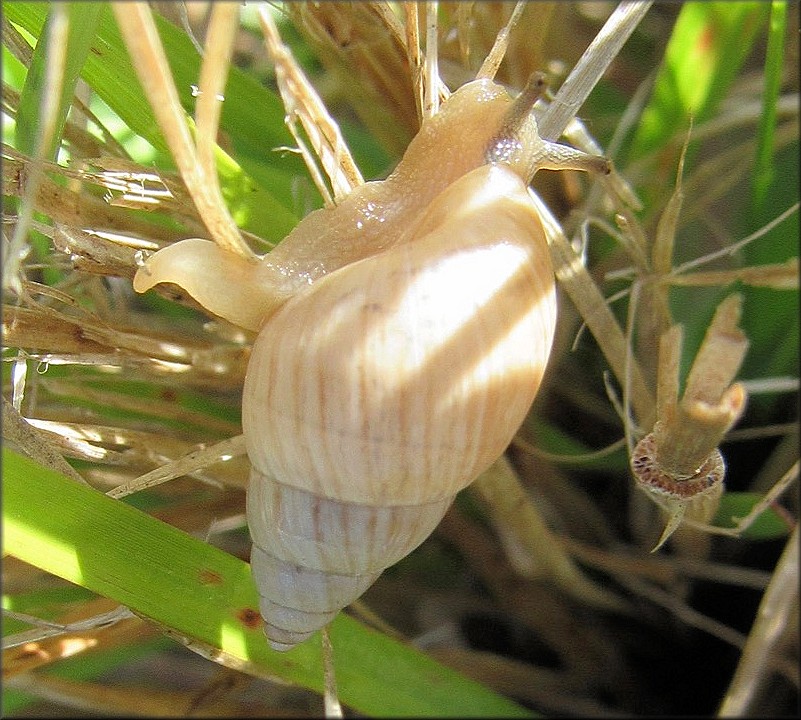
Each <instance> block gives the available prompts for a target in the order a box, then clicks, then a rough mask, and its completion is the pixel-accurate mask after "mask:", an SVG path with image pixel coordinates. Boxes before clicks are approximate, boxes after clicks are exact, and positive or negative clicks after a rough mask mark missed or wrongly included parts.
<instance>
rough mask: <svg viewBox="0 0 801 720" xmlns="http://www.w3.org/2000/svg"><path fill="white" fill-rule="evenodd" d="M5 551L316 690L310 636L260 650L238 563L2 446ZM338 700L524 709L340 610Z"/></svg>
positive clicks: (377, 707) (423, 711)
mask: <svg viewBox="0 0 801 720" xmlns="http://www.w3.org/2000/svg"><path fill="white" fill-rule="evenodd" d="M3 522H4V538H3V539H4V549H5V551H6V552H7V553H10V554H11V555H14V556H15V557H18V558H20V559H21V560H24V561H25V562H28V563H30V564H32V565H35V566H36V567H39V568H41V569H42V570H45V571H46V572H50V573H52V574H54V575H58V576H59V577H62V578H64V579H65V580H69V581H70V582H73V583H75V584H77V585H80V586H82V587H85V588H87V589H89V590H92V591H94V592H96V593H98V594H100V595H103V596H106V597H109V598H112V599H114V600H116V601H118V602H120V603H122V604H124V605H127V606H128V607H130V608H131V609H132V610H134V611H136V612H137V613H140V614H141V615H143V616H145V617H148V618H151V619H152V620H154V621H155V622H157V623H159V624H160V625H162V626H164V627H165V629H167V630H168V631H169V632H170V633H171V634H174V635H177V636H181V637H185V638H189V639H191V640H194V641H197V642H200V643H204V644H206V645H209V646H211V647H213V648H217V649H218V650H219V651H220V652H222V653H224V654H226V655H228V656H230V657H231V658H232V659H233V660H234V661H240V662H246V663H250V664H252V665H254V666H256V667H258V669H259V671H260V672H261V673H263V674H265V675H269V676H272V677H277V678H280V679H282V680H285V681H288V682H292V683H296V684H298V685H301V686H304V687H307V688H311V689H313V690H317V691H320V690H321V688H322V679H323V671H322V665H321V655H320V646H319V641H318V640H316V639H312V640H311V641H309V642H306V643H303V644H301V645H300V646H298V647H297V648H295V649H294V650H292V651H290V652H288V653H277V652H275V651H273V650H271V649H270V648H269V646H268V645H267V642H266V640H265V638H264V635H263V634H262V631H261V623H260V622H258V621H256V615H257V613H256V610H255V609H256V608H257V607H258V604H257V595H256V590H255V587H254V585H253V581H252V579H251V576H250V568H249V566H248V564H247V563H244V562H242V561H241V560H239V559H237V558H235V557H233V556H231V555H229V554H227V553H224V552H222V551H221V550H218V549H217V548H214V547H212V546H210V545H207V544H205V543H203V542H201V541H199V540H196V539H195V538H193V537H191V536H189V535H187V534H185V533H183V532H182V531H180V530H178V529H176V528H174V527H172V526H169V525H166V524H164V523H162V522H159V521H158V520H156V519H155V518H152V517H150V516H148V515H146V514H144V513H142V512H140V511H138V510H136V509H134V508H132V507H130V506H128V505H126V504H124V503H121V502H117V501H114V500H111V499H110V498H108V497H106V496H105V495H103V494H102V493H100V492H97V491H95V490H92V489H90V488H87V487H84V486H80V485H78V484H76V483H74V482H71V481H70V480H68V479H66V478H63V477H62V476H60V475H59V474H57V473H55V472H53V471H51V470H48V469H45V468H42V467H41V466H39V465H37V464H36V463H34V462H32V461H31V460H29V459H27V458H25V457H22V456H21V455H18V454H16V453H14V452H13V451H10V450H8V449H7V448H3ZM331 638H332V642H333V644H334V653H335V663H336V673H337V684H338V688H339V696H340V699H341V701H342V702H343V703H344V704H345V705H347V706H349V707H351V708H354V709H355V710H357V711H359V712H361V713H365V714H368V715H376V716H401V715H406V716H408V715H416V716H432V715H433V716H439V717H444V716H459V717H467V716H486V715H491V716H501V715H503V716H524V715H526V712H525V710H524V709H523V708H521V707H519V706H518V705H516V704H515V703H513V702H511V701H510V700H508V699H506V698H504V697H501V696H499V695H496V694H495V693H493V692H491V691H489V690H487V689H486V688H484V687H483V686H482V685H480V684H478V683H475V682H473V681H471V680H468V679H466V678H464V677H463V676H461V675H460V674H458V673H456V672H455V671H452V670H450V669H448V668H445V667H443V666H441V665H439V664H438V663H436V662H434V661H433V660H431V659H430V658H428V657H427V656H426V655H424V654H422V653H420V652H418V651H416V650H414V649H413V648H411V647H408V646H406V645H404V644H402V643H399V642H397V641H395V640H392V639H390V638H388V637H386V636H384V635H381V634H380V633H377V632H375V631H373V630H370V629H368V628H366V627H364V626H362V625H361V624H360V623H358V622H356V621H355V620H353V619H351V618H349V617H347V616H345V615H340V616H339V617H338V618H337V619H336V621H335V622H334V623H333V624H332V626H331Z"/></svg>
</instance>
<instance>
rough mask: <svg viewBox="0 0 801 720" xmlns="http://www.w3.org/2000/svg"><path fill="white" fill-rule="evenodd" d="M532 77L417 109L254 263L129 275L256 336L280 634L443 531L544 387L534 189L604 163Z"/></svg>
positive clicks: (170, 264) (258, 551)
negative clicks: (384, 148)
mask: <svg viewBox="0 0 801 720" xmlns="http://www.w3.org/2000/svg"><path fill="white" fill-rule="evenodd" d="M542 85H543V83H542V79H541V77H539V76H538V77H535V78H533V79H532V81H531V82H530V83H529V84H528V85H527V86H526V88H525V89H524V90H523V92H522V93H521V94H520V95H519V96H518V97H517V98H514V99H513V98H512V97H511V96H510V95H509V93H508V92H507V91H506V89H504V88H503V87H502V86H501V85H499V84H497V83H495V82H494V81H492V80H489V79H479V80H474V81H472V82H470V83H468V84H466V85H464V86H462V87H461V88H459V89H458V90H457V91H455V92H454V93H453V94H452V95H451V96H450V97H449V98H448V100H447V101H445V103H444V104H443V105H442V107H441V108H440V112H439V113H438V114H436V115H435V116H433V117H432V118H429V119H426V120H424V121H423V124H422V127H421V129H420V131H419V133H418V134H417V135H416V136H415V138H414V139H413V140H412V141H411V143H410V145H409V147H408V148H407V150H406V153H405V154H404V156H403V158H402V159H401V161H400V163H399V164H398V166H397V168H396V169H395V170H394V172H393V173H392V174H391V175H390V176H389V177H388V178H387V179H385V180H382V181H375V182H368V183H366V184H364V185H362V186H360V187H358V188H357V189H355V190H354V191H353V192H352V193H351V194H350V195H348V196H347V197H346V198H345V199H344V200H343V201H342V202H341V203H340V204H339V205H337V206H335V207H330V208H323V209H321V210H317V211H314V212H312V213H311V214H310V215H308V216H307V217H306V218H305V219H304V220H302V221H301V222H300V223H299V225H298V226H297V227H296V228H295V230H293V231H292V232H291V233H290V234H289V235H288V236H287V238H286V239H285V240H284V241H282V242H281V243H280V244H279V245H278V246H277V247H276V248H275V249H274V250H273V251H271V252H270V253H268V254H267V255H265V256H264V257H263V258H260V259H259V260H258V261H256V262H254V261H250V260H248V259H245V258H241V257H239V256H236V255H234V254H232V253H230V252H228V251H225V250H222V249H220V248H218V247H217V246H216V245H214V244H213V243H211V242H209V241H206V240H200V239H193V240H186V241H181V242H179V243H176V244H175V245H172V246H170V247H168V248H165V249H164V250H161V251H159V252H158V253H156V254H155V255H153V256H152V257H150V258H149V259H148V260H147V262H146V263H145V264H144V266H143V267H141V268H140V269H139V271H138V273H137V275H136V278H135V288H136V289H137V290H138V291H140V292H143V291H145V290H146V289H148V288H150V287H153V286H154V285H156V284H157V283H159V282H172V283H176V284H178V285H180V286H182V287H183V288H185V289H186V290H187V291H188V292H189V293H190V294H191V295H192V296H193V297H194V298H195V299H196V300H198V302H200V303H201V304H202V305H204V306H205V307H206V308H207V309H209V310H211V311H212V312H214V313H215V314H217V315H220V316H221V317H224V318H226V319H228V320H230V321H232V322H234V323H236V324H238V325H240V326H242V327H245V328H249V329H252V330H256V331H258V336H257V338H256V340H255V343H254V345H253V349H252V354H251V357H250V361H249V365H248V370H247V375H246V379H245V384H244V390H243V401H242V425H243V432H244V435H245V443H246V447H247V453H248V456H249V458H250V462H251V466H252V470H251V476H250V484H249V488H248V494H247V517H248V525H249V528H250V532H251V536H252V539H253V550H252V556H251V565H252V569H253V575H254V578H255V580H256V584H257V586H258V589H259V594H260V596H261V601H260V610H261V614H262V616H263V618H264V623H265V633H266V635H267V637H268V640H269V641H270V644H271V645H272V646H273V647H274V648H275V649H278V650H286V649H289V648H291V647H293V646H294V645H296V644H298V643H300V642H302V641H303V640H305V639H306V638H308V637H309V636H310V635H311V634H312V633H314V632H315V631H317V630H318V629H320V628H323V627H324V626H325V625H326V624H327V623H328V622H329V621H330V620H331V619H332V618H333V617H334V616H335V615H336V614H337V613H338V612H339V611H340V610H341V609H342V608H344V607H345V606H347V605H348V604H349V603H351V602H352V601H353V600H355V599H357V598H358V597H359V596H360V595H361V594H362V593H363V592H364V591H365V590H366V589H367V588H368V587H369V586H370V585H371V584H372V583H373V582H374V581H375V580H376V578H377V577H378V576H379V575H380V573H381V572H382V571H383V570H384V569H385V568H387V567H388V566H390V565H392V564H394V563H395V562H397V561H398V560H400V559H401V558H403V557H404V556H406V555H407V554H408V553H410V552H411V551H412V550H413V549H414V548H415V547H417V546H418V545H419V544H420V543H421V542H422V541H423V540H424V539H425V538H426V537H428V535H429V534H430V533H431V532H432V531H433V529H434V528H435V527H436V525H437V524H438V523H439V521H440V519H441V518H442V516H443V515H444V513H445V511H446V510H447V509H448V507H449V506H450V504H451V502H452V501H453V499H454V497H455V496H456V494H457V493H458V492H459V491H460V490H461V489H463V488H464V487H466V486H467V485H469V484H470V483H471V482H472V481H473V480H474V479H475V478H476V477H477V476H478V475H479V474H480V473H481V472H482V471H483V470H485V469H486V468H487V467H489V466H490V465H491V464H492V463H493V462H494V461H495V460H496V459H497V458H498V457H499V456H500V455H501V454H502V453H503V451H504V450H505V449H506V447H507V446H508V444H509V443H510V441H511V440H512V437H513V435H514V434H515V432H516V431H517V429H518V428H519V426H520V424H521V423H522V421H523V419H524V417H525V415H526V414H527V412H528V410H529V408H530V406H531V404H532V402H533V400H534V397H535V395H536V393H537V390H538V387H539V385H540V382H541V379H542V377H543V373H544V370H545V366H546V364H547V362H548V357H549V354H550V350H551V344H552V340H553V335H554V329H555V324H556V294H555V281H554V275H553V271H552V268H551V263H550V259H549V251H548V247H547V243H546V239H545V234H544V231H543V228H542V224H541V222H540V219H539V215H538V212H537V210H536V208H535V205H534V203H533V202H532V200H531V198H530V196H529V191H528V188H527V184H528V182H529V181H530V180H531V177H532V176H533V175H534V173H535V172H536V171H537V170H538V169H540V168H552V169H567V168H571V169H580V170H594V171H598V172H608V171H609V165H608V161H607V160H606V159H604V158H602V157H597V156H590V155H586V154H584V153H581V152H579V151H577V150H574V149H573V148H569V147H567V146H564V145H560V144H557V143H551V142H546V141H544V140H542V139H540V138H539V135H538V133H537V127H536V121H535V119H534V115H533V113H532V107H533V104H534V102H535V101H536V99H537V98H538V97H539V95H540V94H541V91H542Z"/></svg>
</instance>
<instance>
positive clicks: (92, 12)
mask: <svg viewBox="0 0 801 720" xmlns="http://www.w3.org/2000/svg"><path fill="white" fill-rule="evenodd" d="M48 7H50V6H48V5H44V6H43V11H44V10H46V9H47V8H48ZM101 8H102V5H100V3H94V2H73V3H67V5H66V11H67V17H68V20H69V31H68V33H67V48H66V54H65V59H66V62H65V67H64V76H63V77H62V79H61V89H60V99H59V107H58V111H57V119H56V123H55V132H54V133H53V137H52V138H51V139H50V142H49V144H48V147H47V148H46V150H45V152H44V153H43V156H44V157H45V158H47V159H50V160H54V159H55V157H56V153H57V152H58V148H59V144H60V142H61V134H62V132H63V130H64V123H65V121H66V119H67V112H68V111H69V108H70V103H71V102H72V96H73V94H74V93H75V84H76V83H77V82H78V77H79V75H80V73H81V68H82V67H83V64H84V62H85V60H86V56H87V54H88V53H89V48H90V47H91V45H92V40H93V39H94V37H95V31H96V28H97V21H98V17H99V14H100V10H101ZM52 13H53V9H52V8H51V9H50V13H49V14H50V15H52ZM49 49H50V48H49V43H48V35H47V33H42V35H41V38H40V41H39V42H38V43H37V44H36V47H35V48H34V51H33V58H32V60H31V67H30V68H29V69H28V75H27V77H26V80H25V84H24V85H23V87H22V92H21V93H20V102H19V112H18V115H17V123H18V124H17V148H18V149H19V150H21V151H22V152H24V153H26V154H27V155H33V153H34V151H35V145H36V135H37V133H38V128H39V122H38V121H37V118H38V117H39V113H40V111H41V102H42V101H41V94H42V92H43V91H44V84H43V79H44V75H45V66H46V63H47V55H48V51H49Z"/></svg>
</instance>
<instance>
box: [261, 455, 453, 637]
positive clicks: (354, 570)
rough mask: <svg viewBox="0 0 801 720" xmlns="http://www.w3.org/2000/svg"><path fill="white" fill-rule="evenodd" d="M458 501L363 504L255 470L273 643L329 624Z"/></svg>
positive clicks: (264, 610) (264, 596) (264, 603)
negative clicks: (308, 489)
mask: <svg viewBox="0 0 801 720" xmlns="http://www.w3.org/2000/svg"><path fill="white" fill-rule="evenodd" d="M452 500H453V498H452V497H449V498H446V499H444V500H439V501H436V502H433V503H430V504H427V505H422V506H390V507H373V506H370V505H359V504H356V503H347V502H340V501H337V500H333V499H330V498H321V497H317V496H315V495H313V494H311V493H309V492H306V491H304V490H299V489H297V488H294V487H291V486H289V485H282V484H281V483H279V482H276V481H275V480H272V479H271V478H270V477H269V476H267V475H264V474H262V473H260V472H258V471H257V470H253V471H252V472H251V477H250V485H249V487H248V496H247V513H248V525H249V527H250V528H251V532H252V534H253V551H252V555H251V566H252V568H253V572H254V575H255V576H256V577H257V578H259V583H258V585H259V593H260V595H261V601H260V606H259V609H260V611H261V614H262V617H263V618H264V621H265V633H266V634H267V636H268V638H269V639H270V644H271V645H272V646H273V648H274V649H277V650H286V649H289V648H291V647H292V646H294V645H296V644H297V643H299V642H302V641H303V640H305V639H306V638H307V637H309V636H310V635H311V634H312V633H313V632H314V631H316V630H318V629H320V628H321V627H323V626H324V625H326V624H327V623H328V622H329V621H330V620H332V619H333V618H334V616H335V615H336V614H337V612H339V610H340V609H342V608H343V607H345V606H346V605H349V604H350V603H351V602H353V600H355V599H356V598H358V597H359V596H360V595H361V594H362V593H363V592H364V591H365V590H367V588H368V587H370V585H372V584H373V582H374V581H375V580H376V578H377V577H378V576H379V574H380V573H381V571H382V570H384V568H386V567H389V566H390V565H392V564H394V563H395V562H397V561H398V560H400V559H401V558H403V557H404V556H406V555H407V554H408V553H409V552H411V551H412V550H413V549H414V548H415V547H417V545H419V544H420V543H421V542H422V541H423V540H425V538H426V537H428V535H430V534H431V532H432V531H433V529H434V528H435V527H436V526H437V524H438V523H439V521H440V520H441V519H442V516H443V515H444V514H445V511H446V510H447V509H448V506H449V505H450V504H451V501H452Z"/></svg>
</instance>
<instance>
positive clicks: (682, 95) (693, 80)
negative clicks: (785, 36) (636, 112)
mask: <svg viewBox="0 0 801 720" xmlns="http://www.w3.org/2000/svg"><path fill="white" fill-rule="evenodd" d="M768 11H769V6H768V4H767V3H762V2H741V3H731V2H709V3H698V2H691V3H685V4H684V5H683V6H682V9H681V12H680V13H679V16H678V19H677V20H676V25H675V27H674V29H673V33H672V34H671V37H670V42H669V43H668V46H667V50H666V51H665V59H664V62H663V65H662V68H661V70H660V72H659V75H658V77H657V80H656V83H655V85H654V90H653V94H652V96H651V100H650V102H649V104H648V105H647V106H646V108H645V110H644V111H643V114H642V118H641V120H640V123H639V126H638V129H637V133H636V134H635V137H634V141H633V143H632V148H631V155H630V156H631V157H632V158H639V157H642V156H643V155H645V154H648V153H651V152H654V151H655V150H657V149H658V148H660V147H664V145H665V143H666V142H667V141H668V140H669V139H670V138H671V137H673V135H674V133H676V132H677V131H678V132H684V130H685V129H686V128H687V125H688V120H689V118H690V117H691V116H692V117H693V120H694V122H695V123H696V124H698V123H700V122H702V121H703V120H705V119H707V118H708V117H710V116H711V115H712V113H713V112H714V109H715V107H716V106H717V104H718V103H719V102H720V101H721V100H722V99H723V98H724V97H725V96H726V94H727V93H728V92H729V89H730V88H731V84H732V82H734V80H735V78H736V77H737V74H738V73H739V71H740V68H741V67H742V64H743V62H744V61H745V59H746V58H747V57H748V55H749V53H750V52H751V48H752V46H753V43H754V40H755V39H756V37H757V36H758V34H759V31H760V29H761V28H762V25H763V24H764V21H765V19H766V18H767V15H768Z"/></svg>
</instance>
